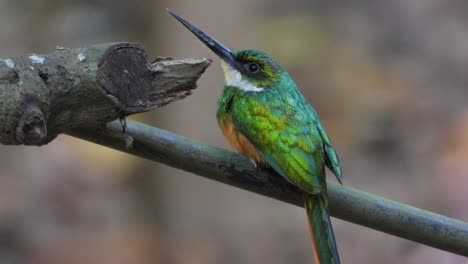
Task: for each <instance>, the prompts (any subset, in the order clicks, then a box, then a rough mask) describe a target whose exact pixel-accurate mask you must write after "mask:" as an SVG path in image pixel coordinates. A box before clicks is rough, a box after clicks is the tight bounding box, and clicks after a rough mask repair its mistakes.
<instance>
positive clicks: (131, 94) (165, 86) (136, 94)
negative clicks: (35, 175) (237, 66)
mask: <svg viewBox="0 0 468 264" xmlns="http://www.w3.org/2000/svg"><path fill="white" fill-rule="evenodd" d="M210 63H211V61H210V60H208V59H187V60H170V59H158V60H156V61H154V62H150V61H149V58H148V55H147V53H146V51H145V50H144V49H143V48H142V47H141V46H140V45H137V44H131V43H110V44H101V45H96V46H90V47H86V48H79V49H65V48H57V50H56V51H55V52H52V53H50V54H46V55H37V54H28V55H22V56H19V57H15V58H4V59H0V124H2V125H1V126H0V143H2V144H5V145H15V144H25V145H43V144H47V143H49V142H50V141H51V140H53V139H54V138H55V137H56V136H57V135H59V134H61V133H66V132H69V131H71V130H73V129H76V128H81V127H99V126H103V125H105V124H106V123H107V122H109V121H112V120H114V119H116V118H119V117H123V116H127V115H130V114H135V113H140V112H146V111H150V110H152V109H154V108H156V107H158V106H162V105H165V104H168V103H170V102H172V101H174V100H178V99H181V98H184V97H185V96H187V95H189V94H190V93H191V91H192V90H193V89H194V88H195V87H196V84H195V82H196V81H197V80H198V78H199V77H200V75H201V74H202V73H203V72H204V70H205V69H206V68H207V67H208V66H209V65H210Z"/></svg>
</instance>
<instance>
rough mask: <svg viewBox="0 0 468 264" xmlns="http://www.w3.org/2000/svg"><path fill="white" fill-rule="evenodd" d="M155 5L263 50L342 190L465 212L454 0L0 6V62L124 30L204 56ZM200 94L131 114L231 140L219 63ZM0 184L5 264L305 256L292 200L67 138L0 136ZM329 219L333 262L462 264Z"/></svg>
mask: <svg viewBox="0 0 468 264" xmlns="http://www.w3.org/2000/svg"><path fill="white" fill-rule="evenodd" d="M165 7H170V8H171V9H173V10H174V11H176V12H177V13H179V14H181V15H183V16H185V17H186V18H188V19H189V20H190V21H192V22H193V23H194V24H195V25H198V26H199V27H200V28H201V29H203V30H205V31H206V32H208V33H209V34H211V35H212V36H214V37H216V38H217V39H219V40H220V41H222V42H224V43H225V44H226V45H227V46H229V47H232V48H233V49H244V48H253V49H261V50H264V51H266V52H268V53H270V54H272V55H273V56H274V57H275V58H277V59H278V60H279V61H280V62H281V63H282V64H283V65H284V66H285V67H286V68H287V69H288V71H289V72H290V74H291V75H292V76H293V77H294V78H295V80H296V81H297V83H298V84H299V86H300V87H301V89H302V91H303V93H304V94H305V95H306V97H307V98H308V99H309V101H310V102H311V103H312V104H313V105H314V106H315V108H316V109H317V111H318V113H319V114H320V116H321V118H322V121H323V122H324V124H325V126H326V128H327V130H328V133H329V134H330V136H331V138H332V139H333V140H334V143H335V146H336V148H337V150H338V152H339V153H340V156H341V160H342V163H343V169H344V175H345V180H344V184H346V185H349V186H353V187H356V188H358V189H361V190H364V191H367V192H370V193H374V194H377V195H381V196H384V197H387V198H390V199H394V200H397V201H400V202H404V203H408V204H411V205H414V206H417V207H421V208H424V209H427V210H431V211H434V212H437V213H440V214H444V215H447V216H450V217H453V218H457V219H460V220H464V221H468V210H467V209H468V208H467V201H468V192H467V191H466V186H468V162H467V161H468V89H467V85H468V72H467V69H468V16H467V15H466V14H467V11H468V2H467V1H462V0H458V1H457V0H453V1H445V0H431V1H427V0H426V1H423V0H394V1H371V0H351V1H333V0H332V1H330V0H328V1H325V0H290V1H280V0H272V1H266V0H256V1H248V0H239V1H209V0H199V1H188V0H185V1H169V0H166V1H156V0H135V1H123V0H97V1H90V0H82V1H71V0H66V1H54V0H0V43H1V45H0V57H3V58H4V57H13V56H15V55H20V54H23V53H31V52H37V53H46V52H49V51H52V50H54V49H55V47H56V46H57V45H59V46H63V47H81V46H85V45H89V44H94V43H100V42H111V41H123V40H125V41H132V42H140V43H142V44H144V46H145V47H146V48H147V50H148V51H149V52H150V53H151V55H152V56H171V57H174V58H186V57H210V58H214V55H213V54H212V53H211V52H210V51H209V50H208V49H207V48H206V47H204V46H203V45H202V44H201V43H200V42H199V41H198V40H197V39H196V38H195V37H194V36H193V35H192V34H190V33H189V32H188V31H187V30H186V29H185V28H183V27H182V26H181V25H180V24H179V23H177V22H176V21H175V20H174V19H173V18H171V17H170V16H169V15H168V14H166V13H165ZM198 86H199V88H198V89H197V90H196V91H195V93H194V94H193V95H192V96H190V97H188V98H186V99H184V100H182V101H178V102H176V103H173V104H170V105H168V106H166V107H163V108H160V109H158V110H156V111H154V112H151V113H147V114H145V115H140V116H136V117H134V118H136V119H138V120H141V121H144V122H147V123H151V124H153V125H155V126H158V127H160V128H163V129H166V130H170V131H173V132H175V133H179V134H182V135H185V136H189V137H192V138H195V139H197V140H199V141H202V142H206V143H208V144H213V145H217V146H222V147H228V146H227V144H226V143H225V142H224V140H223V138H222V136H221V133H220V132H219V130H218V128H217V124H216V121H215V111H216V99H217V97H218V96H219V95H220V94H221V91H222V86H223V77H222V73H221V71H220V68H219V67H218V65H217V63H215V64H213V66H212V67H210V68H209V69H208V70H207V72H206V73H205V74H204V75H203V76H202V78H201V79H200V81H199V82H198ZM0 179H1V184H0V263H2V264H3V263H5V264H10V263H12V264H16V263H34V264H61V263H70V264H75V263H76V264H81V263H91V264H93V263H114V264H133V263H138V264H146V263H169V264H172V263H174V264H177V263H207V264H209V263H228V264H229V263H311V262H312V261H313V255H312V251H311V248H310V244H309V234H308V231H307V224H306V216H305V213H304V211H303V210H301V209H300V208H296V207H294V206H291V205H288V204H284V203H281V202H278V201H275V200H272V199H269V198H265V197H261V196H258V195H255V194H252V193H249V192H246V191H242V190H239V189H235V188H232V187H228V186H225V185H223V184H220V183H216V182H212V181H209V180H206V179H203V178H201V177H198V176H196V175H192V174H188V173H185V172H182V171H179V170H176V169H173V168H169V167H166V166H163V165H160V164H156V163H153V162H149V161H145V160H141V159H137V158H135V157H131V156H129V155H126V154H122V153H118V152H116V151H113V150H109V149H106V148H104V147H100V146H97V145H93V144H91V143H87V142H84V141H81V140H78V139H74V138H71V137H69V136H60V137H59V138H57V139H56V140H55V141H53V142H52V143H51V144H49V145H48V146H44V147H40V148H37V147H16V146H8V147H7V146H0ZM330 179H331V178H330ZM332 180H333V179H332ZM333 221H334V227H335V234H336V237H337V240H338V241H337V242H338V245H339V249H340V253H341V258H342V261H343V263H449V264H450V263H457V264H459V263H468V262H467V260H466V259H465V258H462V257H460V256H456V255H453V254H450V253H446V252H443V251H440V250H437V249H433V248H429V247H427V246H423V245H420V244H417V243H413V242H409V241H406V240H403V239H400V238H397V237H393V236H390V235H386V234H383V233H380V232H377V231H374V230H370V229H367V228H363V227H360V226H357V225H355V224H351V223H348V222H343V221H341V220H337V219H334V220H333Z"/></svg>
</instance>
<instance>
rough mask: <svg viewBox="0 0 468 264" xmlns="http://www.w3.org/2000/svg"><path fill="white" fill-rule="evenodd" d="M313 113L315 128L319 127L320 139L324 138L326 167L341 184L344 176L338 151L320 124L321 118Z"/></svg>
mask: <svg viewBox="0 0 468 264" xmlns="http://www.w3.org/2000/svg"><path fill="white" fill-rule="evenodd" d="M312 112H313V115H314V116H315V118H314V123H315V126H316V127H317V129H318V131H319V133H320V137H321V138H322V142H323V148H324V150H325V165H327V167H328V168H329V169H330V170H331V171H332V172H333V174H335V176H336V178H337V179H338V181H339V182H340V183H341V180H342V179H343V176H342V172H341V165H340V159H339V158H338V154H337V153H336V150H335V148H334V147H333V143H332V141H331V139H330V137H328V134H327V132H326V131H325V128H324V127H323V125H322V123H321V122H320V118H319V117H318V115H317V113H316V112H315V110H313V109H312Z"/></svg>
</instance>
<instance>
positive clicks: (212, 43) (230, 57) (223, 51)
mask: <svg viewBox="0 0 468 264" xmlns="http://www.w3.org/2000/svg"><path fill="white" fill-rule="evenodd" d="M166 10H167V12H169V14H171V15H172V16H173V17H175V18H176V19H177V20H179V22H180V23H182V25H184V26H185V27H186V28H187V29H188V30H190V31H191V32H192V33H193V34H194V35H195V36H196V37H197V38H198V39H199V40H201V42H203V43H204V44H205V45H206V46H207V47H208V48H210V49H211V50H212V51H213V52H214V53H215V54H216V55H218V56H219V57H220V58H221V59H222V60H224V61H225V62H227V63H228V64H229V65H231V67H233V68H234V69H237V70H240V67H239V63H238V62H237V61H236V56H235V55H234V52H232V50H230V49H229V48H228V47H226V46H224V45H223V44H221V43H220V42H219V41H217V40H216V39H214V38H212V37H210V36H209V35H208V34H206V33H205V32H203V31H201V30H200V29H198V28H197V27H195V26H194V25H193V24H191V23H190V22H188V21H187V20H185V19H184V18H182V17H180V16H179V15H177V14H176V13H174V12H172V10H170V9H169V8H166Z"/></svg>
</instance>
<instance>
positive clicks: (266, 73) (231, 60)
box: [168, 9, 289, 92]
mask: <svg viewBox="0 0 468 264" xmlns="http://www.w3.org/2000/svg"><path fill="white" fill-rule="evenodd" d="M168 12H169V13H170V14H171V15H172V16H174V17H175V18H176V19H177V20H178V21H179V22H180V23H182V24H183V25H184V26H185V27H186V28H187V29H188V30H190V31H191V32H192V33H193V34H194V35H195V36H196V37H197V38H198V39H199V40H201V41H202V42H203V43H204V44H205V45H206V46H207V47H208V48H210V49H211V50H212V51H213V52H214V53H215V54H216V55H218V56H219V57H220V58H221V67H222V69H223V71H224V77H225V81H226V85H227V86H232V87H235V88H238V89H241V90H243V91H246V92H263V91H266V90H268V89H271V88H274V87H275V86H276V85H277V84H278V83H279V82H280V81H281V80H282V79H284V78H285V77H286V78H289V76H288V74H287V73H286V71H284V69H283V68H282V67H281V65H279V63H277V62H276V61H275V60H274V59H273V58H271V57H270V56H268V55H267V54H266V53H264V52H261V51H257V50H240V51H237V52H233V51H232V50H230V49H229V48H227V47H226V46H224V45H223V44H221V43H220V42H219V41H217V40H216V39H214V38H212V37H211V36H209V35H208V34H206V33H204V32H203V31H201V30H200V29H198V28H197V27H195V26H194V25H193V24H191V23H190V22H188V21H187V20H185V19H184V18H182V17H180V16H179V15H177V14H175V13H174V12H172V11H171V10H169V9H168Z"/></svg>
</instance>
